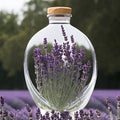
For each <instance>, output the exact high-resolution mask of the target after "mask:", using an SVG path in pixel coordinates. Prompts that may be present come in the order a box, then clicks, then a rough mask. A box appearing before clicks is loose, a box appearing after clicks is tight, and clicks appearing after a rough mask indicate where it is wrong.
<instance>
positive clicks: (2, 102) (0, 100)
mask: <svg viewBox="0 0 120 120" xmlns="http://www.w3.org/2000/svg"><path fill="white" fill-rule="evenodd" d="M0 102H1V105H2V106H4V98H3V97H2V96H1V97H0Z"/></svg>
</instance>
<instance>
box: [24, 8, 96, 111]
mask: <svg viewBox="0 0 120 120" xmlns="http://www.w3.org/2000/svg"><path fill="white" fill-rule="evenodd" d="M71 16H72V15H71V8H69V7H51V8H48V15H47V17H48V19H49V24H48V25H47V26H46V27H45V28H43V29H42V30H40V31H38V32H37V33H36V34H35V35H34V36H33V37H32V38H31V39H30V41H29V43H28V45H27V47H26V50H25V58H24V75H25V80H26V84H27V87H28V90H29V92H30V94H31V96H32V98H33V100H34V101H35V103H36V104H37V106H38V107H40V108H41V109H44V110H56V111H70V112H72V111H75V110H79V109H82V108H84V107H85V106H86V104H87V103H88V101H89V99H90V97H91V94H92V92H93V90H94V86H95V83H96V77H97V67H96V55H95V51H94V48H93V46H92V44H91V42H90V40H89V39H88V38H87V37H86V35H84V34H83V33H82V32H81V31H79V30H78V29H76V28H75V27H73V26H72V25H71V24H70V19H71ZM73 19H74V18H73Z"/></svg>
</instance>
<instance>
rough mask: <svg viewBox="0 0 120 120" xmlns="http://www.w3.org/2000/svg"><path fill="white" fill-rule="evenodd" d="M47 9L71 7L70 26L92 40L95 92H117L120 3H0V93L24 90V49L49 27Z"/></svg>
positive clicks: (49, 0)
mask: <svg viewBox="0 0 120 120" xmlns="http://www.w3.org/2000/svg"><path fill="white" fill-rule="evenodd" d="M50 6H69V7H72V8H73V12H72V15H73V16H72V19H71V24H72V25H73V26H75V27H76V28H78V29H80V30H81V31H82V32H84V33H85V34H86V35H87V36H88V37H89V39H90V40H91V42H92V44H93V46H94V48H95V51H96V55H97V61H98V79H97V84H96V89H120V0H64V1H63V0H4V1H3V0H0V90H3V89H11V90H18V89H26V84H25V80H24V74H23V59H24V51H25V47H26V45H27V43H28V41H29V39H30V38H31V37H32V36H33V35H34V34H35V33H36V32H37V31H39V30H40V29H42V28H43V27H45V26H46V25H47V24H48V20H47V17H46V10H47V8H48V7H50Z"/></svg>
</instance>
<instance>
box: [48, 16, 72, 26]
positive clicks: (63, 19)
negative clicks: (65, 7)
mask: <svg viewBox="0 0 120 120" xmlns="http://www.w3.org/2000/svg"><path fill="white" fill-rule="evenodd" d="M47 17H48V20H49V24H70V18H71V17H72V15H71V14H65V15H47Z"/></svg>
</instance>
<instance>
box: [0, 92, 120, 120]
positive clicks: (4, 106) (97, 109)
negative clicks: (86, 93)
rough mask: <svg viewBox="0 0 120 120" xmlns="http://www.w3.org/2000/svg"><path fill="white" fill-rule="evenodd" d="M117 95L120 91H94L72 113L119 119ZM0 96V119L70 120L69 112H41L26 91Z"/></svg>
mask: <svg viewBox="0 0 120 120" xmlns="http://www.w3.org/2000/svg"><path fill="white" fill-rule="evenodd" d="M119 95H120V91H99V90H96V91H94V93H93V95H92V97H91V99H90V101H89V103H88V105H87V106H86V108H85V109H84V110H80V111H76V112H75V113H74V119H75V120H119V119H120V97H117V96H119ZM0 96H2V97H1V98H0V120H72V117H71V116H70V114H69V112H63V113H58V112H55V111H51V112H46V113H45V114H42V113H41V110H40V109H38V108H37V107H36V106H35V104H34V102H33V100H32V98H31V96H30V95H29V93H28V92H27V91H0ZM116 116H117V117H116Z"/></svg>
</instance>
